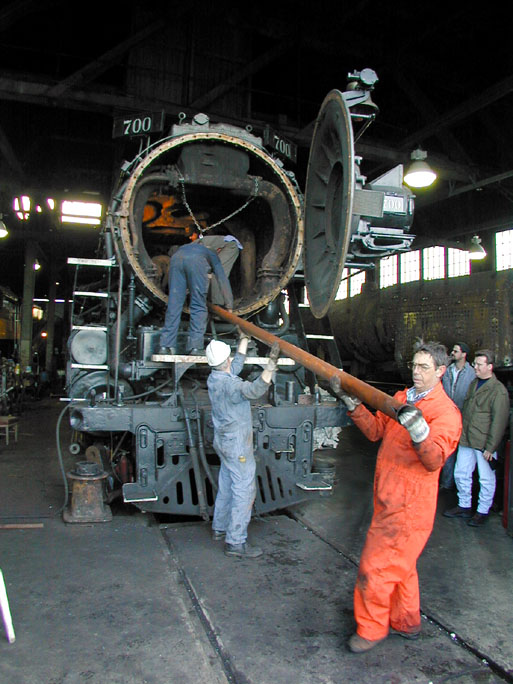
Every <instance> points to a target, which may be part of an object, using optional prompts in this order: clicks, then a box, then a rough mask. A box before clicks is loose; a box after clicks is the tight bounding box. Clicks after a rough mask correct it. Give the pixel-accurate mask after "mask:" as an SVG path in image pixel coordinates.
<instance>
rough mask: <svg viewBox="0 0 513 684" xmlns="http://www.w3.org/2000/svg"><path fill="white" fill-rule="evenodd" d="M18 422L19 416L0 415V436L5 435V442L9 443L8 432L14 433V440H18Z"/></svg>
mask: <svg viewBox="0 0 513 684" xmlns="http://www.w3.org/2000/svg"><path fill="white" fill-rule="evenodd" d="M18 423H19V418H17V417H16V416H0V436H1V435H2V434H3V435H4V437H5V444H6V445H8V444H9V434H10V433H12V434H13V435H14V441H15V442H17V441H18Z"/></svg>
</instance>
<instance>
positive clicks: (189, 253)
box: [159, 231, 233, 355]
mask: <svg viewBox="0 0 513 684" xmlns="http://www.w3.org/2000/svg"><path fill="white" fill-rule="evenodd" d="M210 273H213V274H214V276H215V277H216V278H217V281H218V283H219V287H220V289H221V293H222V295H223V299H224V305H225V307H226V308H227V309H228V311H231V310H232V309H233V294H232V288H231V286H230V281H229V280H228V278H227V277H226V273H225V272H224V270H223V267H222V265H221V261H220V259H219V257H218V256H217V254H216V253H215V252H213V251H212V250H211V249H208V247H205V245H204V244H203V240H202V239H201V237H199V232H198V231H196V232H194V233H193V234H192V235H191V242H189V243H188V244H186V245H182V247H180V248H179V249H178V250H177V251H176V252H175V253H174V254H173V256H172V257H171V261H170V262H169V294H168V303H167V310H166V317H165V321H164V327H163V328H162V331H161V335H160V349H159V354H176V340H177V336H178V328H179V326H180V319H181V316H182V309H183V305H184V302H185V297H186V295H187V290H188V291H189V296H190V303H189V310H190V322H189V338H188V343H187V348H186V353H187V354H192V355H198V354H202V355H204V354H205V352H204V349H203V346H204V338H205V330H206V329H207V321H208V309H207V293H208V286H209V277H208V276H209V274H210Z"/></svg>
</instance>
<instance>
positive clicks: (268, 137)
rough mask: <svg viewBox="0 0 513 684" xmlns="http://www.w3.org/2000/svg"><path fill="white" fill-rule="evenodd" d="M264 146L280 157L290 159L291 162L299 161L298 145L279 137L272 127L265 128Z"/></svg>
mask: <svg viewBox="0 0 513 684" xmlns="http://www.w3.org/2000/svg"><path fill="white" fill-rule="evenodd" d="M263 140H264V145H266V146H267V147H269V148H270V149H271V150H273V152H276V154H278V155H279V156H280V157H285V159H290V161H292V162H294V164H295V163H296V161H297V145H296V144H295V143H293V142H290V140H287V139H286V138H284V137H283V136H282V135H279V134H278V133H276V131H274V130H273V129H272V128H271V127H270V126H266V127H265V128H264V135H263Z"/></svg>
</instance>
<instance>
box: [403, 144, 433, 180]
mask: <svg viewBox="0 0 513 684" xmlns="http://www.w3.org/2000/svg"><path fill="white" fill-rule="evenodd" d="M426 157H427V152H425V151H424V150H421V149H420V147H419V148H417V149H416V150H413V152H412V153H411V159H412V163H411V164H410V166H409V168H408V170H407V171H406V174H405V175H404V182H405V183H406V184H407V185H410V186H411V187H412V188H427V187H428V186H429V185H431V184H432V183H434V181H435V180H436V173H435V172H434V171H433V169H432V168H431V167H430V166H429V164H428V163H427V162H425V161H424V160H425V159H426Z"/></svg>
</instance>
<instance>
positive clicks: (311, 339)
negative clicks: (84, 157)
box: [67, 69, 414, 519]
mask: <svg viewBox="0 0 513 684" xmlns="http://www.w3.org/2000/svg"><path fill="white" fill-rule="evenodd" d="M376 81H377V76H376V74H375V72H374V71H372V70H371V69H364V70H362V71H360V72H353V73H351V74H349V85H348V88H347V90H346V91H345V92H340V91H338V90H333V91H331V92H330V93H329V94H328V96H327V97H326V99H325V100H324V102H323V104H322V107H321V110H320V112H319V116H318V118H317V121H316V125H315V130H314V135H313V142H312V146H311V149H310V156H309V162H308V171H307V180H306V191H305V193H304V194H303V193H302V191H301V190H300V188H299V185H298V182H297V180H296V178H295V175H294V173H293V172H292V171H290V170H287V164H290V162H291V159H292V157H293V154H294V145H293V143H292V142H290V141H286V140H284V138H283V137H282V136H280V135H278V134H276V133H275V132H273V131H271V130H270V129H266V130H265V131H262V135H257V134H256V133H255V132H254V131H253V130H251V128H250V127H246V128H240V127H236V126H233V125H228V124H223V123H212V122H211V121H210V119H209V117H208V116H207V115H205V114H197V115H196V116H194V117H193V118H192V120H191V121H188V120H187V118H186V116H185V115H183V116H180V117H179V122H178V123H176V124H174V125H173V126H172V128H171V131H170V133H169V135H168V136H166V137H164V138H162V139H160V140H156V141H154V142H150V143H149V144H148V146H147V147H146V148H145V149H144V150H142V151H141V152H140V153H139V154H137V156H136V157H135V158H134V159H133V161H131V162H129V163H128V162H127V163H125V164H124V165H123V167H122V169H121V174H120V181H119V183H118V185H117V187H116V188H115V189H114V192H113V194H112V198H111V201H110V205H109V208H108V213H107V216H106V221H105V225H104V229H103V243H102V250H103V251H102V253H101V254H100V255H99V258H94V259H74V258H70V259H69V260H68V262H69V263H70V264H71V265H73V266H74V267H75V285H74V295H73V314H72V319H73V320H72V331H71V335H70V338H69V343H68V357H69V358H68V362H67V394H68V397H69V399H70V405H69V415H70V423H71V426H72V428H73V430H74V431H75V432H74V434H75V435H76V436H77V442H76V443H77V444H78V445H79V447H78V448H77V451H78V449H84V450H85V453H86V457H87V460H91V461H96V462H97V463H98V464H99V465H100V466H101V467H102V469H104V471H106V473H107V474H108V478H107V482H108V486H109V489H110V491H111V494H112V495H114V493H116V492H117V493H120V494H121V493H122V496H123V500H124V501H125V502H129V503H131V504H133V505H135V506H136V507H138V508H139V509H141V510H144V511H151V512H154V513H164V514H172V515H189V516H202V517H203V518H204V519H208V517H209V515H210V514H211V512H212V510H213V504H214V499H215V492H216V482H217V473H218V468H219V460H218V457H217V455H216V453H215V451H214V449H213V446H212V442H213V426H212V420H211V409H210V404H209V400H208V394H207V390H206V379H207V376H208V372H209V369H208V367H207V366H206V365H205V363H204V362H203V363H202V359H201V358H193V357H188V356H186V355H184V354H183V352H184V350H185V338H186V330H187V319H188V310H187V308H185V309H184V312H183V316H182V326H183V329H181V331H180V333H179V338H178V350H177V351H178V355H179V356H178V358H177V359H174V360H173V361H172V362H168V361H166V359H165V358H163V357H161V356H159V354H158V353H157V352H158V348H159V341H160V329H161V326H162V324H163V318H164V313H165V307H166V305H167V275H168V268H169V260H170V256H169V255H170V252H171V253H172V251H173V250H174V249H176V247H177V246H179V245H181V244H184V243H185V242H186V241H187V240H188V237H189V235H190V234H191V233H192V232H193V231H194V230H195V229H199V230H200V232H201V233H202V234H203V235H218V236H223V235H224V236H226V235H230V236H234V237H235V238H237V240H238V241H239V243H240V245H241V246H242V249H241V250H240V254H239V257H238V259H237V261H236V262H235V264H234V266H233V268H232V270H231V272H230V275H229V278H230V283H231V286H232V290H233V293H234V309H233V312H234V314H236V315H237V316H240V317H244V318H246V319H251V320H252V322H254V323H255V324H256V325H258V326H260V327H262V328H265V329H266V330H268V331H269V332H271V333H273V334H274V335H276V336H279V337H282V339H285V340H287V341H288V342H290V343H292V344H294V345H296V346H299V347H301V348H302V349H305V350H306V351H310V352H314V353H315V354H318V355H322V356H323V357H324V358H326V359H328V360H330V361H331V362H332V363H334V364H335V365H337V366H338V367H340V359H339V357H338V354H337V349H336V345H335V344H334V343H332V344H331V346H330V340H331V341H333V336H332V334H331V331H330V330H329V329H328V328H327V329H326V330H327V334H325V335H316V336H309V334H308V331H307V330H305V328H304V324H303V316H302V310H303V309H304V308H305V307H306V306H308V307H309V309H310V310H311V312H312V313H313V315H314V316H315V317H316V318H318V319H320V320H321V321H323V322H324V323H326V325H328V326H329V321H328V318H327V316H326V314H327V312H328V309H329V307H330V304H331V302H332V301H333V299H334V297H335V294H336V291H337V288H338V285H339V282H340V278H341V273H342V269H343V268H344V266H346V265H350V266H351V267H353V268H371V267H372V265H373V261H374V260H375V259H376V258H377V257H382V256H385V255H388V254H392V253H395V252H398V251H407V250H408V249H409V248H410V245H411V242H412V240H413V238H414V236H413V235H411V234H410V232H409V231H410V227H411V224H412V220H413V196H412V194H411V192H410V190H409V189H408V188H406V187H405V186H403V185H402V166H398V167H396V168H395V169H392V170H391V171H389V172H388V173H386V174H384V175H383V176H381V177H380V178H378V179H376V180H374V181H372V182H368V183H367V181H366V178H365V177H364V176H363V174H362V171H361V159H360V158H359V157H357V156H356V155H355V142H356V140H357V139H358V138H359V137H360V135H362V134H363V132H364V130H365V129H366V128H367V127H368V125H369V124H370V123H372V121H373V120H374V118H375V117H376V115H377V112H378V109H377V107H376V105H375V104H374V103H373V102H372V98H371V91H372V90H373V88H374V86H375V83H376ZM148 122H150V123H151V120H150V118H149V117H147V118H141V119H140V120H139V123H138V124H137V127H138V130H139V129H144V127H145V126H146V127H147V128H149V126H150V123H148ZM130 126H132V127H133V122H132V123H130ZM305 290H306V293H307V294H306V293H305ZM207 338H209V339H211V338H219V339H222V340H224V341H225V342H227V343H228V344H230V346H231V347H232V348H233V349H235V348H236V345H237V340H238V331H237V328H236V326H234V325H232V324H228V323H226V322H225V321H223V320H219V319H218V318H216V317H215V316H212V317H211V320H210V324H209V329H208V330H207ZM265 356H266V349H265V346H263V345H262V344H261V343H259V342H258V341H257V340H252V342H251V345H250V348H249V350H248V357H247V359H246V365H245V368H244V371H243V373H242V375H243V377H245V378H247V379H252V378H254V377H256V375H258V374H259V373H260V372H261V366H262V365H263V364H264V363H265ZM349 422H350V421H349V420H348V418H347V415H346V411H345V408H344V407H343V406H342V405H341V403H340V402H339V401H338V400H337V399H336V398H334V397H332V396H330V394H329V392H328V391H324V390H323V388H322V387H321V388H320V387H319V383H318V382H317V378H316V377H315V376H313V374H312V373H311V372H308V371H307V370H305V368H303V367H302V366H301V365H299V364H298V363H295V362H293V361H292V360H291V359H280V366H279V369H278V372H277V376H276V381H275V382H274V384H273V385H272V387H271V389H270V391H269V395H268V396H267V397H266V398H265V399H264V400H260V401H259V402H255V403H254V405H253V428H254V450H255V458H256V461H257V498H256V501H255V510H256V512H257V513H262V512H269V511H272V510H275V509H279V508H283V507H287V506H290V505H291V504H294V503H297V502H299V501H302V500H304V499H306V498H309V497H315V496H319V495H326V494H329V492H330V491H331V489H332V485H333V472H332V471H331V470H330V468H329V467H327V466H326V464H325V463H324V464H323V463H322V459H319V458H318V457H317V454H316V452H315V447H316V446H317V445H318V440H316V436H318V435H319V433H322V432H323V430H325V428H337V427H339V428H340V427H342V426H344V425H347V424H348V423H349Z"/></svg>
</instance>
